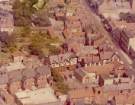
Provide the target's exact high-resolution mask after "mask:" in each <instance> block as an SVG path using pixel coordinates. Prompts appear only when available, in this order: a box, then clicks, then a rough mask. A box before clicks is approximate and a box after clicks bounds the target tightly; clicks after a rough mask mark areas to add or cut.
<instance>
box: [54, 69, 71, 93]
mask: <svg viewBox="0 0 135 105" xmlns="http://www.w3.org/2000/svg"><path fill="white" fill-rule="evenodd" d="M52 76H53V80H54V81H55V87H56V90H57V91H59V92H61V93H64V94H65V93H67V92H68V90H69V87H68V85H67V84H65V83H64V78H63V77H62V76H61V75H60V74H59V71H57V70H52Z"/></svg>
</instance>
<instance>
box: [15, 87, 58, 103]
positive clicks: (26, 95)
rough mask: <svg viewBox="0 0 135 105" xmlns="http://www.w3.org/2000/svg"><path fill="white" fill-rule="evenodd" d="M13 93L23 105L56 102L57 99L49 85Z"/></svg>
mask: <svg viewBox="0 0 135 105" xmlns="http://www.w3.org/2000/svg"><path fill="white" fill-rule="evenodd" d="M15 95H16V97H17V98H18V100H20V102H21V103H22V104H23V105H28V104H35V105H36V104H46V103H51V102H52V103H54V102H58V99H57V98H56V96H55V95H54V90H53V89H52V88H51V87H50V86H47V87H46V88H42V89H37V90H25V91H21V92H17V93H16V94H15Z"/></svg>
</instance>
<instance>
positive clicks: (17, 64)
mask: <svg viewBox="0 0 135 105" xmlns="http://www.w3.org/2000/svg"><path fill="white" fill-rule="evenodd" d="M24 68H25V66H24V65H23V63H21V62H13V63H9V65H8V66H6V69H7V71H8V72H10V71H14V70H19V69H24Z"/></svg>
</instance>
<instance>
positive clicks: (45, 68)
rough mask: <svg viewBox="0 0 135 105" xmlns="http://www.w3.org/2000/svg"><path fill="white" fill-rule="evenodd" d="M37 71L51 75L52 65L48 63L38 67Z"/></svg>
mask: <svg viewBox="0 0 135 105" xmlns="http://www.w3.org/2000/svg"><path fill="white" fill-rule="evenodd" d="M35 71H36V72H37V73H38V74H40V75H51V70H50V67H49V66H47V65H45V66H41V67H38V68H37V69H36V70H35Z"/></svg>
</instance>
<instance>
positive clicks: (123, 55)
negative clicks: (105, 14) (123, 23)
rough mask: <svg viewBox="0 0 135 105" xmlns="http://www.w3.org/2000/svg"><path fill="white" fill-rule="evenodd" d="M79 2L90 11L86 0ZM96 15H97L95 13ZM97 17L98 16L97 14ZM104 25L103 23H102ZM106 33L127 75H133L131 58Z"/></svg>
mask: <svg viewBox="0 0 135 105" xmlns="http://www.w3.org/2000/svg"><path fill="white" fill-rule="evenodd" d="M80 3H81V4H83V5H84V7H85V8H86V10H89V11H90V13H91V7H90V5H89V3H88V2H87V1H86V0H80ZM93 14H95V15H97V14H96V13H93ZM97 16H98V15H97ZM98 17H99V16H98ZM99 19H100V20H101V18H100V17H99ZM103 25H104V24H103ZM106 32H107V34H105V35H106V37H107V38H108V39H109V40H111V41H112V43H113V46H114V50H115V52H117V53H118V55H119V57H120V59H121V60H122V61H123V63H124V64H125V66H126V68H127V73H128V74H129V75H134V76H135V67H133V60H132V59H131V58H130V57H129V56H128V55H127V54H126V53H125V52H124V51H123V50H122V49H121V48H120V46H119V45H118V44H117V43H116V41H114V40H113V39H112V37H111V33H110V32H108V31H107V30H106Z"/></svg>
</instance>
